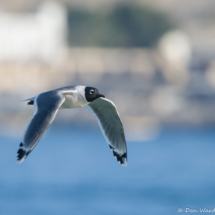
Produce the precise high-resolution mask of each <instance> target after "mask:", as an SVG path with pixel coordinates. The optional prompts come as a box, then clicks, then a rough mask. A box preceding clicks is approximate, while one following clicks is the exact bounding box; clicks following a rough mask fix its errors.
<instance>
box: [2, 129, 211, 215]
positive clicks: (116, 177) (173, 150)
mask: <svg viewBox="0 0 215 215" xmlns="http://www.w3.org/2000/svg"><path fill="white" fill-rule="evenodd" d="M19 143H20V138H15V137H9V136H0V145H1V150H0V171H1V172H0V214H1V215H15V214H16V215H19V214H20V215H21V214H22V215H23V214H28V215H34V214H35V215H38V214H40V215H41V214H44V215H49V214H50V215H55V214H56V215H58V214H63V215H67V214H75V215H79V214H81V215H82V214H83V215H85V214H98V215H103V214H104V215H106V214H107V215H109V214H111V215H115V214H117V215H118V214H123V215H127V214H129V215H130V214H132V215H142V214H152V215H153V214H156V215H157V214H165V215H168V214H170V215H173V214H179V213H178V208H182V209H183V212H182V213H185V210H186V207H187V208H188V207H189V208H194V209H199V208H204V207H206V208H210V209H211V208H214V207H215V202H214V197H215V183H214V181H215V156H214V155H215V129H213V128H204V129H200V128H196V129H165V130H163V132H162V133H161V135H160V136H159V138H158V139H156V140H155V141H151V142H128V143H127V149H128V166H127V167H126V168H123V167H121V166H120V165H119V164H118V163H117V162H116V160H115V159H114V157H113V156H112V152H111V151H110V149H109V147H108V145H107V144H106V143H105V140H104V138H103V136H102V134H101V132H100V130H99V128H96V129H89V128H71V127H57V126H51V128H50V129H49V131H48V132H47V133H46V134H45V136H44V138H43V139H42V140H41V141H40V143H39V144H38V146H37V147H36V148H35V149H34V151H33V152H32V153H31V154H30V155H29V157H28V158H27V159H26V160H25V161H24V162H23V163H22V164H20V165H19V164H17V163H16V152H17V149H18V145H19ZM182 213H180V214H182Z"/></svg>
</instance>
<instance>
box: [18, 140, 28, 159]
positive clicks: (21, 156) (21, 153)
mask: <svg viewBox="0 0 215 215" xmlns="http://www.w3.org/2000/svg"><path fill="white" fill-rule="evenodd" d="M22 146H23V143H20V144H19V147H22ZM25 157H26V151H25V150H24V149H22V148H19V150H18V151H17V162H18V163H21V162H22V161H23V160H24V158H25Z"/></svg>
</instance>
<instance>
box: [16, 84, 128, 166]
mask: <svg viewBox="0 0 215 215" xmlns="http://www.w3.org/2000/svg"><path fill="white" fill-rule="evenodd" d="M25 101H28V104H29V105H34V116H33V117H32V119H31V121H30V122H29V125H28V127H27V128H26V131H25V133H24V137H23V140H22V142H21V143H20V145H19V150H18V152H17V162H18V163H21V162H23V161H24V159H25V158H26V157H27V156H28V155H29V154H30V152H31V151H32V150H33V149H34V147H35V146H36V145H37V143H38V142H39V141H40V139H41V138H42V136H43V134H44V133H45V131H46V130H47V129H48V127H49V126H50V124H51V123H52V121H53V120H54V118H55V116H56V114H57V111H58V109H65V108H80V107H83V106H85V107H86V108H87V109H88V110H89V111H90V112H91V113H92V114H93V115H94V116H95V117H96V118H97V120H98V124H99V126H100V128H101V130H102V133H103V135H104V137H105V139H106V141H107V143H108V144H109V147H110V149H111V150H112V152H113V155H114V156H115V157H116V159H117V160H118V162H119V163H120V164H122V165H123V166H126V165H127V149H126V141H125V135H124V129H123V125H122V122H121V120H120V117H119V113H118V112H117V109H116V106H115V105H114V103H113V102H112V101H110V100H108V99H106V98H105V96H104V95H102V94H100V93H99V91H98V90H97V89H96V88H94V87H86V86H79V85H78V86H70V87H63V88H59V89H56V90H52V91H48V92H44V93H41V94H39V95H38V96H36V97H34V98H30V99H27V100H25Z"/></svg>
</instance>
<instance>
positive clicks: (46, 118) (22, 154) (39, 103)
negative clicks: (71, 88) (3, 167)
mask: <svg viewBox="0 0 215 215" xmlns="http://www.w3.org/2000/svg"><path fill="white" fill-rule="evenodd" d="M64 100H65V98H64V96H63V94H61V93H59V92H57V91H49V92H46V93H42V94H40V95H38V96H37V97H36V98H35V99H34V109H35V112H34V116H33V118H32V119H31V121H30V123H29V125H28V127H27V128H26V131H25V134H24V138H23V141H22V142H21V143H20V145H19V147H20V148H19V150H18V152H17V162H18V163H21V162H22V161H23V160H24V159H25V158H26V157H27V156H28V155H29V153H30V152H31V151H32V150H33V149H34V147H35V146H36V145H37V143H38V142H39V141H40V139H41V138H42V136H43V134H44V133H45V131H46V130H47V128H48V127H49V126H50V124H51V123H52V121H53V120H54V118H55V115H56V113H57V111H58V109H59V107H60V106H61V104H62V103H63V102H64Z"/></svg>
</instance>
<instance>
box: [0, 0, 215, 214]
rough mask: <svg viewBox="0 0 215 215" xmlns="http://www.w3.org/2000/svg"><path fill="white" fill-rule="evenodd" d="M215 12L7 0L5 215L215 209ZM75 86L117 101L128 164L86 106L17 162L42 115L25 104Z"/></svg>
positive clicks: (3, 15) (58, 122) (0, 27)
mask: <svg viewBox="0 0 215 215" xmlns="http://www.w3.org/2000/svg"><path fill="white" fill-rule="evenodd" d="M214 7H215V2H214V1H213V0H205V1H198V2H196V1H194V0H190V1H189V3H188V1H185V0H180V1H179V0H152V1H149V0H135V1H134V0H133V1H131V0H127V1H123V0H104V1H98V0H85V1H83V0H58V1H42V0H28V1H27V0H16V1H6V0H1V1H0V122H1V123H0V144H1V152H0V161H1V164H0V169H1V175H0V188H1V189H0V211H1V213H2V214H7V215H9V214H16V215H17V214H25V213H27V214H38V213H39V214H71V213H72V212H73V213H74V214H86V213H88V214H144V213H148V214H171V215H172V214H178V208H182V209H183V211H182V213H184V212H185V211H186V208H190V209H198V210H199V209H200V208H204V207H205V208H208V209H212V208H214V207H215V205H213V204H214V202H213V199H214V197H215V195H214V191H215V186H214V183H213V182H214V179H215V175H214V168H213V167H214V166H213V164H214V162H215V158H214V152H215V146H214V138H215V132H214V131H215V129H214V128H215V127H214V126H215V114H214V107H215V25H214V21H215V13H214ZM72 85H86V86H93V87H96V88H98V89H99V90H100V92H101V93H102V94H104V95H105V96H106V97H107V98H108V99H110V100H112V101H113V102H114V103H115V104H116V106H117V108H118V111H119V113H120V116H121V118H122V121H123V124H124V128H125V136H126V139H127V148H128V167H127V168H121V167H120V166H119V164H117V163H116V161H115V160H114V158H113V157H112V155H111V151H108V148H109V147H108V146H107V144H106V143H105V140H104V138H103V137H102V134H101V132H100V129H99V127H98V125H97V122H96V120H95V118H94V117H93V116H91V114H90V113H89V112H88V111H87V110H86V109H85V108H81V109H77V110H60V111H59V112H58V114H57V117H56V119H55V121H54V122H53V124H52V125H51V127H50V128H49V130H48V131H47V133H46V134H45V136H44V137H43V139H42V140H41V141H40V143H39V145H38V146H37V147H36V148H35V150H34V151H33V153H32V154H31V155H30V156H29V157H28V159H27V160H26V161H25V162H24V163H22V164H21V165H18V164H16V163H15V156H16V151H17V149H18V145H19V142H20V141H21V139H22V135H23V132H24V130H25V128H26V126H27V124H28V122H29V120H30V118H31V117H32V114H33V107H32V106H28V105H27V104H26V102H23V101H22V100H24V99H28V98H31V97H34V96H36V95H38V94H39V93H41V92H44V91H48V90H53V89H56V88H60V87H64V86H72ZM105 144H106V145H105ZM51 146H52V147H51Z"/></svg>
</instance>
